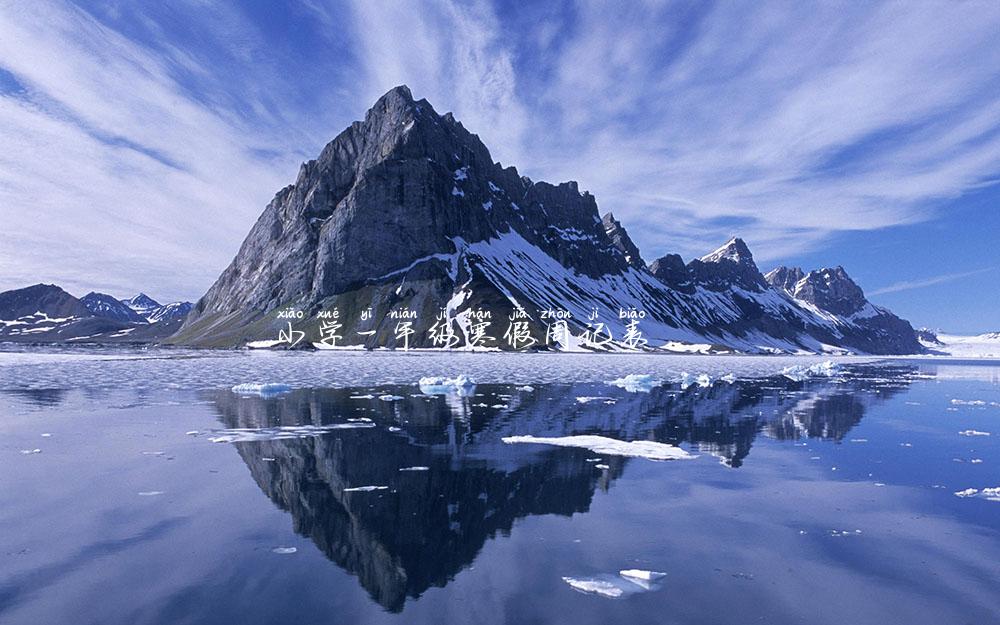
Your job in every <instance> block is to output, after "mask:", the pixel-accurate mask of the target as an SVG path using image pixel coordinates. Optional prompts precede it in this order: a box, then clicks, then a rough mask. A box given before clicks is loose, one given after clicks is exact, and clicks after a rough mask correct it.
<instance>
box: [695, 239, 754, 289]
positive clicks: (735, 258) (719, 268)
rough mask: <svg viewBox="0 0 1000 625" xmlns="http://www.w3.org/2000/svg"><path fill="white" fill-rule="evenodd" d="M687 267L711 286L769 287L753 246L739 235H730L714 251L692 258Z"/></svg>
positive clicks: (703, 282) (715, 287) (712, 287)
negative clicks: (754, 258) (729, 237)
mask: <svg viewBox="0 0 1000 625" xmlns="http://www.w3.org/2000/svg"><path fill="white" fill-rule="evenodd" d="M688 271H689V272H690V273H691V275H692V277H693V278H694V279H695V280H696V281H697V282H699V283H701V284H703V285H705V287H706V288H708V289H711V290H724V289H727V288H730V287H732V286H738V287H740V288H742V289H746V290H747V291H757V292H759V291H763V290H764V289H766V288H767V283H766V282H765V281H764V276H762V275H761V273H760V270H759V269H757V263H755V262H754V260H753V254H751V253H750V248H748V247H747V244H746V243H744V242H743V239H740V238H733V239H730V240H729V241H728V242H726V244H725V245H723V246H722V247H720V248H719V249H717V250H715V251H714V252H712V253H711V254H708V255H706V256H702V257H701V258H700V259H695V260H692V261H691V262H690V263H688Z"/></svg>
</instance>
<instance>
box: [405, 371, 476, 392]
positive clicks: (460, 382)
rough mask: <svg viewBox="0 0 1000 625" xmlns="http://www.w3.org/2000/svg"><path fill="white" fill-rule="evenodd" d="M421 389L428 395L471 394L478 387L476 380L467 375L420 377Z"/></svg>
mask: <svg viewBox="0 0 1000 625" xmlns="http://www.w3.org/2000/svg"><path fill="white" fill-rule="evenodd" d="M418 385H419V386H420V391H421V392H422V393H424V394H426V395H449V394H453V393H454V394H457V395H462V396H467V395H471V394H472V393H473V392H474V391H475V389H476V381H475V380H473V379H472V378H470V377H468V376H466V375H457V376H455V377H453V378H445V377H427V378H420V382H419V383H418Z"/></svg>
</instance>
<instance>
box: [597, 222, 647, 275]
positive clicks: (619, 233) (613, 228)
mask: <svg viewBox="0 0 1000 625" xmlns="http://www.w3.org/2000/svg"><path fill="white" fill-rule="evenodd" d="M601 225H603V226H604V233H605V234H607V235H608V238H609V239H611V244H612V245H614V246H615V248H616V249H618V250H619V251H620V252H621V253H622V254H624V255H625V262H627V263H628V264H629V265H632V266H633V267H637V268H640V269H641V268H643V267H645V266H646V263H644V262H643V260H642V256H641V255H640V254H639V248H638V247H636V245H635V243H633V242H632V239H630V238H629V236H628V233H627V232H625V228H623V227H622V224H621V222H620V221H618V220H617V219H615V216H614V215H612V214H611V213H607V214H606V215H604V217H603V218H602V219H601Z"/></svg>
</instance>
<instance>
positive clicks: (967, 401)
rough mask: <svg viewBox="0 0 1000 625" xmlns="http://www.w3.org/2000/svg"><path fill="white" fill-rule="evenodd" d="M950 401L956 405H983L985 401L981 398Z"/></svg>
mask: <svg viewBox="0 0 1000 625" xmlns="http://www.w3.org/2000/svg"><path fill="white" fill-rule="evenodd" d="M951 403H952V404H954V405H956V406H985V405H986V402H984V401H983V400H981V399H953V400H951Z"/></svg>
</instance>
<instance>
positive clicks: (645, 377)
mask: <svg viewBox="0 0 1000 625" xmlns="http://www.w3.org/2000/svg"><path fill="white" fill-rule="evenodd" d="M608 384H610V385H611V386H617V387H618V388H623V389H625V390H626V391H628V392H629V393H648V392H649V391H651V390H653V388H655V387H657V386H659V385H661V384H663V380H657V379H656V378H654V377H653V376H651V375H649V374H648V373H630V374H628V375H627V376H625V377H624V378H618V379H616V380H611V381H609V382H608Z"/></svg>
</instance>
